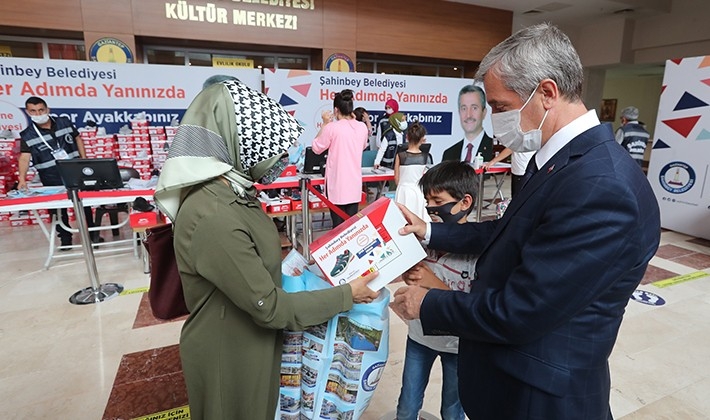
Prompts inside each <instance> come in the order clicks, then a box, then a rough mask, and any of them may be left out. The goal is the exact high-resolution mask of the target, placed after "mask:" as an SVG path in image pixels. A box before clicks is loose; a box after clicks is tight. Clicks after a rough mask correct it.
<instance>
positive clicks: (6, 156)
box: [0, 131, 20, 198]
mask: <svg viewBox="0 0 710 420" xmlns="http://www.w3.org/2000/svg"><path fill="white" fill-rule="evenodd" d="M19 141H20V140H19V139H16V138H15V134H14V133H13V132H12V131H4V132H2V133H0V198H5V197H6V196H7V191H8V190H9V189H10V188H12V186H13V185H14V184H15V182H17V173H18V168H17V157H18V156H19V154H20V143H19Z"/></svg>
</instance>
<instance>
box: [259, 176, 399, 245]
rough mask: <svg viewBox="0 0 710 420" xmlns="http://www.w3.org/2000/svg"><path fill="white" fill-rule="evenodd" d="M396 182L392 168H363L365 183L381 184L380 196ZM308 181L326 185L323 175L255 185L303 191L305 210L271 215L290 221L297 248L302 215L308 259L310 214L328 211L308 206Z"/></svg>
mask: <svg viewBox="0 0 710 420" xmlns="http://www.w3.org/2000/svg"><path fill="white" fill-rule="evenodd" d="M392 180H394V170H393V169H390V168H382V167H380V168H378V169H374V168H373V167H363V168H362V182H363V184H364V183H379V185H380V187H379V188H378V195H379V193H380V192H381V191H382V187H383V186H384V183H385V182H387V181H392ZM306 181H307V182H309V183H310V184H311V185H324V184H325V178H324V177H323V176H321V175H305V174H300V175H296V176H290V177H282V178H277V179H276V181H274V182H273V183H271V184H268V185H261V184H255V186H256V188H257V189H259V190H267V189H280V188H299V189H300V191H301V200H302V203H303V209H302V210H300V211H291V212H284V213H273V214H269V216H271V217H282V216H283V217H286V218H287V219H288V224H287V226H289V230H290V236H291V245H292V246H293V247H294V248H296V247H297V240H298V238H297V235H296V215H298V214H299V213H300V214H301V219H302V220H303V255H304V256H305V257H306V258H310V251H309V245H310V243H311V242H312V241H313V230H312V228H311V217H310V213H311V212H312V211H313V212H324V211H327V209H311V208H309V206H308V189H307V187H306Z"/></svg>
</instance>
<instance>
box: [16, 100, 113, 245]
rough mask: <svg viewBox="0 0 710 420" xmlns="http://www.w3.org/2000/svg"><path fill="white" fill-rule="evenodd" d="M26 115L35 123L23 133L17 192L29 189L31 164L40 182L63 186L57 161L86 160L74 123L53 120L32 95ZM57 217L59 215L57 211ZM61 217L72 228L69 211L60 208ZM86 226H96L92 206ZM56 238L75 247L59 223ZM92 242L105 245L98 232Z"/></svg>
mask: <svg viewBox="0 0 710 420" xmlns="http://www.w3.org/2000/svg"><path fill="white" fill-rule="evenodd" d="M25 112H26V113H27V115H28V116H29V117H30V119H31V120H32V122H31V123H30V124H29V126H28V127H27V128H25V129H24V130H22V131H21V132H20V157H19V159H18V169H19V173H20V179H19V181H18V183H17V189H18V190H26V189H27V171H28V170H29V168H30V161H32V164H33V165H34V168H35V169H36V170H37V172H38V173H39V179H40V181H41V182H42V185H44V186H58V185H64V184H63V183H62V178H61V177H60V176H59V170H58V169H57V160H62V159H75V158H86V152H85V151H84V143H83V142H82V140H81V136H80V135H79V131H78V130H77V129H76V127H75V126H74V124H73V123H72V122H71V121H70V120H69V119H68V118H65V117H52V116H50V115H49V112H50V109H49V107H48V106H47V102H45V101H44V99H42V98H39V97H37V96H31V97H29V98H27V100H26V101H25ZM53 212H55V213H54V214H55V215H57V213H56V211H53ZM58 213H59V215H58V216H59V217H61V220H62V223H64V225H65V226H69V215H68V214H67V209H59V212H58ZM84 214H85V215H86V224H87V226H88V227H89V228H92V227H94V216H93V215H92V213H91V207H84ZM57 236H59V240H60V247H59V249H60V250H67V249H69V247H70V246H71V245H72V242H73V241H72V233H71V232H69V231H68V230H66V229H64V228H63V227H62V226H61V225H60V224H57ZM90 236H91V241H92V242H103V238H101V236H99V232H91V234H90Z"/></svg>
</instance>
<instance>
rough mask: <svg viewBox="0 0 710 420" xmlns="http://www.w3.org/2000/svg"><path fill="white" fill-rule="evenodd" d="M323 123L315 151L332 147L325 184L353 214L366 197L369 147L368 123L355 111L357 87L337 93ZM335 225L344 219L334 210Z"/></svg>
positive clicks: (337, 202)
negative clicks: (364, 178)
mask: <svg viewBox="0 0 710 420" xmlns="http://www.w3.org/2000/svg"><path fill="white" fill-rule="evenodd" d="M321 117H322V118H323V125H322V126H321V129H320V131H319V132H318V135H317V136H316V138H315V139H314V140H313V143H312V144H311V147H312V148H313V151H314V152H316V153H318V154H320V153H323V152H324V151H326V150H328V160H327V161H326V164H325V186H326V195H327V196H328V199H329V200H330V201H332V202H333V204H335V205H337V206H338V207H339V208H340V209H341V210H343V211H344V212H345V213H346V214H348V215H349V216H353V215H355V213H357V211H358V204H359V203H360V199H361V197H362V170H361V169H360V166H361V165H362V151H363V150H364V149H365V147H367V140H368V133H367V126H365V124H363V123H361V122H360V121H358V120H356V119H355V115H354V114H353V91H352V90H350V89H345V90H343V91H341V92H338V93H336V94H335V98H333V112H330V111H324V112H323V113H322V114H321ZM330 217H331V218H332V220H333V227H336V226H338V225H339V224H341V223H343V222H344V220H343V219H342V218H341V217H339V216H338V215H337V214H335V213H334V212H333V211H332V210H331V212H330Z"/></svg>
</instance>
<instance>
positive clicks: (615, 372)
mask: <svg viewBox="0 0 710 420" xmlns="http://www.w3.org/2000/svg"><path fill="white" fill-rule="evenodd" d="M124 233H125V232H124ZM0 238H1V239H0V266H1V267H3V268H2V274H1V275H0V418H3V419H100V418H102V415H103V413H104V411H105V409H106V406H107V403H108V399H109V395H110V394H111V389H112V386H113V383H114V379H115V377H116V372H117V369H118V366H119V363H120V361H121V358H122V356H123V355H125V354H128V353H134V352H138V351H142V350H147V349H154V348H159V347H164V346H170V345H173V344H176V343H177V342H178V337H179V334H180V327H181V325H182V321H177V322H169V323H163V324H159V325H153V326H150V327H145V328H137V329H134V328H133V324H134V321H135V319H136V311H137V309H138V306H139V303H140V301H141V295H142V294H141V293H133V294H127V295H122V296H118V297H116V298H114V299H112V300H108V301H106V302H103V303H99V304H92V305H83V306H78V305H72V304H70V303H69V302H68V298H69V296H71V295H72V294H73V293H74V292H76V291H77V290H80V289H83V288H85V287H87V286H89V283H90V282H89V278H88V276H87V271H86V266H85V264H84V262H83V260H82V259H74V260H68V261H65V262H61V263H56V264H54V265H53V266H52V267H51V268H50V269H49V270H43V269H42V265H43V262H44V259H45V257H46V248H45V247H46V240H45V239H44V237H43V236H42V234H41V232H40V230H39V228H37V227H23V228H2V229H0ZM692 239H693V238H691V237H688V236H686V235H682V234H678V233H675V232H664V233H663V235H662V245H674V246H675V247H678V248H681V249H682V250H687V251H691V252H698V253H700V254H699V255H700V256H702V255H703V254H704V255H705V256H706V257H707V256H709V255H710V247H709V246H708V244H709V243H710V242H707V241H706V242H702V241H697V242H699V243H694V242H689V240H692ZM669 249H671V248H669ZM672 249H673V250H676V251H677V249H676V248H672ZM706 260H707V258H706ZM706 260H702V261H706ZM702 261H701V263H700V264H701V266H702V265H703V264H705V263H704V262H702ZM652 264H654V265H655V266H656V267H658V268H662V269H666V270H669V271H671V272H673V273H677V274H688V273H694V272H698V271H704V272H705V273H710V264H708V265H707V266H705V267H704V268H701V269H698V268H697V267H692V266H687V265H683V264H681V263H679V262H677V261H671V260H670V259H664V258H659V257H658V256H657V257H655V258H654V260H653V261H652ZM97 266H98V270H99V276H100V281H101V282H102V283H107V282H113V283H120V284H122V285H123V286H124V287H125V288H126V289H127V290H131V289H137V288H141V287H146V286H147V285H148V276H147V275H146V274H144V273H143V269H142V265H141V262H140V261H139V260H137V259H136V258H135V257H134V256H133V255H132V254H130V253H123V254H118V255H114V256H100V257H97ZM390 287H391V289H395V288H397V287H399V284H392V285H390ZM640 288H641V289H643V290H648V291H651V292H653V293H656V294H657V295H660V296H662V297H663V298H664V299H665V300H666V301H667V303H666V304H665V305H664V306H647V305H643V304H640V303H638V302H634V301H631V302H629V305H628V307H627V314H626V317H625V319H624V322H623V324H622V328H621V332H620V336H619V340H618V342H617V345H616V348H615V349H614V352H613V354H612V355H611V359H610V362H611V372H612V392H611V406H612V411H613V412H614V415H615V417H616V418H620V419H625V420H636V419H673V420H682V419H687V420H691V419H693V420H695V419H698V420H700V419H707V418H710V399H709V398H708V395H710V334H709V333H708V331H710V276H706V277H703V278H699V279H696V280H693V281H688V282H684V283H680V284H676V285H674V286H671V287H666V288H658V287H656V286H654V285H653V284H646V285H643V286H640ZM405 338H406V326H405V325H404V323H403V322H402V321H401V320H400V319H398V318H397V317H396V316H394V315H392V318H391V335H390V357H389V361H388V363H387V366H386V368H385V373H384V376H383V378H382V380H381V382H380V384H379V386H378V388H377V391H376V393H375V396H374V398H373V400H372V402H371V404H370V407H369V409H368V411H367V412H366V413H365V415H364V417H363V418H364V419H366V420H378V419H381V418H383V416H385V414H386V413H388V412H391V411H392V410H393V409H394V407H395V405H396V399H397V396H398V393H399V382H400V375H401V369H402V361H403V357H404V342H405ZM439 387H440V370H439V368H438V367H436V368H435V370H434V372H433V374H432V378H431V381H430V385H429V391H428V393H427V395H426V398H425V403H424V410H426V411H428V412H430V413H437V412H438V403H439V395H438V393H439Z"/></svg>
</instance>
